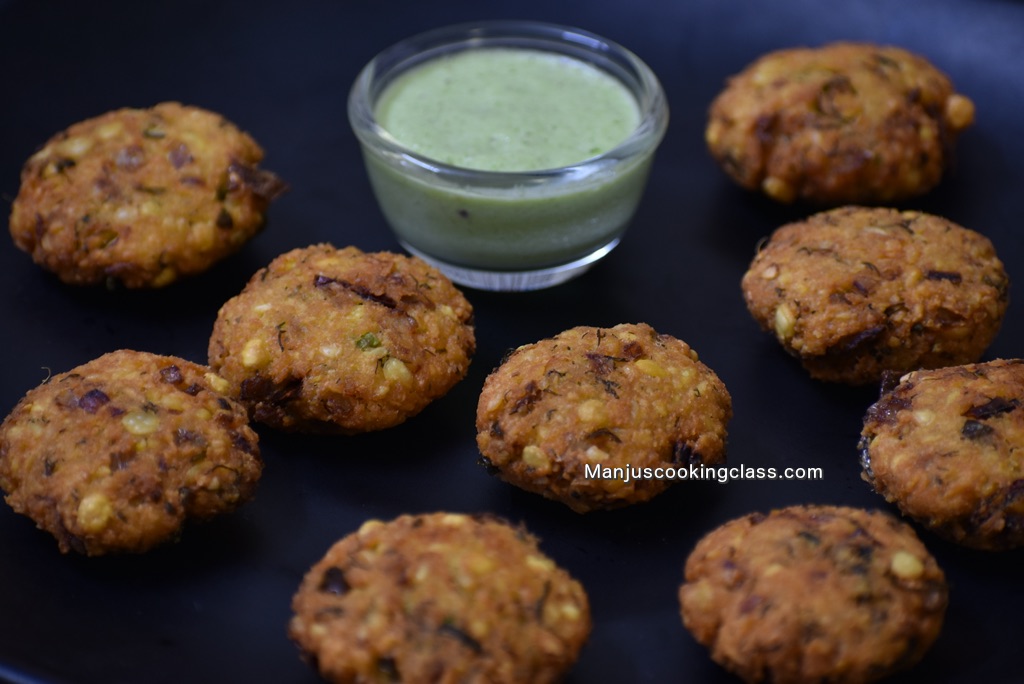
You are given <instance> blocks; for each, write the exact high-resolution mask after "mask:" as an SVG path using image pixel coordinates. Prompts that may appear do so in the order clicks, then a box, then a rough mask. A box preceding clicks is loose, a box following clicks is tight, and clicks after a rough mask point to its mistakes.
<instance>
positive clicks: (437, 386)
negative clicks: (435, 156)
mask: <svg viewBox="0 0 1024 684" xmlns="http://www.w3.org/2000/svg"><path fill="white" fill-rule="evenodd" d="M472 318H473V309H472V307H471V306H470V304H469V302H468V301H467V300H466V298H465V297H464V296H463V295H462V293H461V292H460V291H459V290H458V289H456V288H455V286H453V285H452V283H451V282H450V281H449V280H448V279H447V278H445V277H444V276H443V275H442V274H441V273H440V272H439V271H437V270H436V269H434V268H433V267H431V266H429V265H427V264H426V263H424V262H423V261H421V260H420V259H417V258H415V257H412V258H410V257H405V256H402V255H399V254H392V253H389V252H377V253H365V252H362V251H360V250H359V249H357V248H355V247H346V248H344V249H335V248H334V247H333V246H331V245H326V244H321V245H313V246H311V247H306V248H302V249H296V250H292V251H291V252H288V253H286V254H283V255H281V256H279V257H277V258H276V259H274V260H273V261H272V262H271V263H270V265H268V266H267V267H266V268H263V269H261V270H260V271H259V272H257V273H256V274H255V275H254V276H253V277H252V279H251V280H250V281H249V283H248V284H247V285H246V286H245V289H244V290H243V291H242V292H241V293H240V294H239V295H237V296H236V297H233V298H232V299H231V300H229V301H228V302H227V303H226V304H224V306H223V307H222V308H221V310H220V313H219V314H218V317H217V321H216V323H215V325H214V330H213V335H212V336H211V338H210V346H209V362H210V365H211V366H212V367H213V368H214V369H215V370H216V371H217V372H218V373H220V374H221V375H223V376H224V377H225V378H227V379H228V380H229V381H230V382H231V385H232V391H233V394H234V396H236V397H237V398H239V399H240V400H241V401H242V403H244V404H245V405H246V406H248V407H249V409H250V412H251V415H252V416H253V418H254V419H255V420H257V421H260V422H263V423H266V424H268V425H271V426H273V427H275V428H279V429H283V430H295V431H304V432H337V433H347V434H352V433H357V432H368V431H371V430H380V429H383V428H387V427H392V426H394V425H397V424H399V423H401V422H403V421H405V420H406V419H407V418H409V417H411V416H413V415H415V414H417V413H419V412H420V411H421V410H423V409H424V408H426V406H427V405H428V404H429V403H430V402H432V401H434V400H435V399H437V398H439V397H441V396H443V395H444V394H446V393H447V392H448V390H450V389H451V388H452V387H453V386H454V385H455V384H456V383H457V382H458V381H459V380H461V379H462V378H463V377H464V376H465V374H466V372H467V370H468V368H469V363H470V359H471V357H472V355H473V352H474V351H475V349H476V340H475V336H474V331H473V325H472Z"/></svg>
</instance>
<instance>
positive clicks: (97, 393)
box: [0, 350, 263, 555]
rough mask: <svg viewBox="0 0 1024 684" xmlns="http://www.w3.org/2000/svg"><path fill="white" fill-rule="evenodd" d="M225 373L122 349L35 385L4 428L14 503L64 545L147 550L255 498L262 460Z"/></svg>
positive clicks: (2, 444)
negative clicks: (189, 524) (228, 391)
mask: <svg viewBox="0 0 1024 684" xmlns="http://www.w3.org/2000/svg"><path fill="white" fill-rule="evenodd" d="M226 385H227V383H226V382H225V381H224V380H223V379H222V378H219V377H217V376H216V375H215V374H213V373H211V372H210V371H209V370H208V369H207V368H205V367H203V366H199V365H197V364H194V363H192V362H189V361H185V360H184V359H179V358H175V357H170V356H159V355H155V354H149V353H146V352H136V351H129V350H121V351H116V352H111V353H109V354H105V355H103V356H101V357H99V358H97V359H94V360H93V361H90V362H88V363H86V364H83V365H81V366H79V367H77V368H75V369H73V370H70V371H68V372H66V373H61V374H59V375H55V376H54V377H52V378H50V379H49V380H48V381H47V382H45V383H44V384H42V385H40V386H39V387H37V388H35V389H33V390H31V391H30V392H29V393H28V394H27V395H26V396H25V397H24V398H23V399H22V400H21V401H20V402H19V403H18V404H17V406H15V408H14V410H13V411H12V412H11V414H10V415H9V416H7V419H6V420H4V422H3V425H2V426H0V488H3V490H4V491H5V492H6V497H5V498H6V501H7V503H8V504H10V505H11V507H12V508H13V509H14V510H15V511H17V512H18V513H21V514H23V515H27V516H28V517H30V518H32V519H33V520H34V521H35V522H36V524H37V525H38V526H39V527H40V528H41V529H43V530H46V531H47V532H49V533H51V534H52V535H53V536H54V537H56V538H57V543H58V544H59V545H60V550H61V551H62V552H65V553H66V552H68V551H72V550H74V551H77V552H80V553H84V554H87V555H102V554H107V553H122V552H128V553H140V552H143V551H147V550H149V549H151V548H153V547H155V546H157V545H159V544H163V543H165V542H167V541H171V540H174V539H175V538H177V537H178V535H179V534H180V532H181V530H182V527H183V525H184V524H185V522H186V521H187V520H189V519H206V518H211V517H213V516H215V515H219V514H221V513H226V512H228V511H231V510H233V509H235V508H236V507H238V506H239V505H241V504H242V503H244V502H245V501H247V500H249V499H250V498H252V496H253V494H254V493H255V490H256V484H257V482H258V481H259V478H260V474H261V472H262V468H263V464H262V461H261V460H260V456H259V447H258V443H259V440H258V437H257V435H256V433H255V432H253V431H252V430H251V429H250V428H249V425H248V417H247V416H246V412H245V409H244V407H242V406H241V405H239V404H237V403H235V402H233V401H231V400H230V399H228V398H227V397H225V396H224V395H223V393H222V392H223V390H224V389H225V388H226Z"/></svg>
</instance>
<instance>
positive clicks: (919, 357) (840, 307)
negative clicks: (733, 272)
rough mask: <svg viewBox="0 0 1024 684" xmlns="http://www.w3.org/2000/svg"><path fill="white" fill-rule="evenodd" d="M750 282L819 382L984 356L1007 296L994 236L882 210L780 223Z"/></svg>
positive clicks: (766, 316) (759, 309)
mask: <svg viewBox="0 0 1024 684" xmlns="http://www.w3.org/2000/svg"><path fill="white" fill-rule="evenodd" d="M742 288H743V295H744V297H745V299H746V303H747V308H748V309H749V310H750V313H751V314H752V315H753V317H754V319H755V320H757V322H758V323H759V324H760V325H761V327H762V328H763V329H765V330H766V331H769V332H773V333H774V334H775V336H776V338H777V339H778V340H779V342H780V343H781V344H782V346H783V347H784V348H785V349H786V350H787V351H788V352H789V353H790V354H792V355H793V356H796V357H797V358H799V359H800V360H801V362H802V363H803V365H804V367H805V368H807V370H808V371H809V372H810V374H811V375H812V376H813V377H815V378H818V379H821V380H826V381H832V382H840V383H847V384H851V385H865V384H871V383H876V382H879V381H880V380H881V378H882V375H883V374H884V373H885V372H886V371H891V372H894V373H900V374H902V373H906V372H908V371H911V370H916V369H918V368H935V367H940V366H950V365H958V364H962V363H972V362H974V361H977V360H978V359H979V358H980V357H981V355H982V354H983V353H984V351H985V350H986V349H987V348H988V346H989V344H991V342H992V340H993V339H994V338H995V336H996V333H998V332H999V328H1000V326H1001V325H1002V322H1003V317H1004V315H1005V313H1006V307H1007V305H1008V303H1009V278H1008V277H1007V275H1006V272H1005V270H1004V268H1003V264H1002V262H1000V260H999V258H998V257H997V255H996V253H995V249H994V247H993V245H992V243H991V242H990V241H989V240H988V238H986V237H984V236H982V235H980V234H978V233H976V232H974V231H972V230H969V229H967V228H963V227H962V226H959V225H956V224H955V223H953V222H952V221H948V220H946V219H944V218H941V217H938V216H933V215H929V214H924V213H920V212H913V211H897V210H895V209H885V208H867V207H842V208H839V209H833V210H831V211H827V212H821V213H818V214H815V215H813V216H811V217H810V218H808V219H807V220H806V221H800V222H796V223H791V224H788V225H785V226H782V227H781V228H779V229H778V230H776V231H775V232H774V233H773V234H772V236H771V238H770V239H769V240H768V241H767V243H765V244H764V245H763V246H762V248H761V249H760V251H759V252H758V254H757V256H756V257H755V258H754V259H753V261H752V263H751V264H750V267H749V269H748V270H747V272H746V274H745V275H744V277H743V281H742Z"/></svg>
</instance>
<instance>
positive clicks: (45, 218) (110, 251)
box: [10, 102, 285, 288]
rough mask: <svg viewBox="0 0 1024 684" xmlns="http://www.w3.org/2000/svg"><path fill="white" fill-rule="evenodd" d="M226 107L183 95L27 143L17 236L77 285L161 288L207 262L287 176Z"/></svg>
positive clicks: (258, 218) (257, 221) (225, 251)
mask: <svg viewBox="0 0 1024 684" xmlns="http://www.w3.org/2000/svg"><path fill="white" fill-rule="evenodd" d="M262 158H263V150H262V149H261V148H260V147H259V145H257V144H256V142H255V141H254V140H253V139H252V138H251V137H250V136H249V135H248V134H246V133H244V132H242V131H240V130H239V129H238V128H236V127H235V126H234V125H233V124H232V123H230V122H229V121H227V120H225V119H224V118H223V117H222V116H220V115H219V114H215V113H213V112H209V111H206V110H203V109H200V108H197V107H190V106H183V105H181V104H179V103H177V102H164V103H161V104H158V105H156V106H155V107H152V108H149V109H128V108H126V109H119V110H116V111H112V112H108V113H106V114H103V115H101V116H98V117H95V118H92V119H89V120H86V121H82V122H80V123H77V124H74V125H73V126H71V127H70V128H68V129H67V130H65V131H62V132H61V133H58V134H57V135H55V136H54V137H53V138H51V139H50V140H49V141H47V142H46V144H45V145H43V147H42V148H41V149H40V150H39V151H38V152H36V153H35V154H33V155H32V157H30V158H29V160H28V161H27V162H26V163H25V166H24V168H23V169H22V172H21V189H20V191H19V193H18V196H17V198H16V199H15V200H14V204H13V206H12V208H11V217H10V230H11V236H12V237H13V239H14V243H15V244H16V245H17V246H18V247H19V248H20V249H22V250H24V251H26V252H28V253H29V254H31V255H32V259H33V260H34V261H35V262H36V263H37V264H39V265H40V266H42V267H44V268H46V269H47V270H49V271H52V272H54V273H56V274H57V276H58V277H59V278H60V279H61V280H62V281H64V282H66V283H70V284H74V285H93V284H97V283H100V284H102V283H106V284H108V285H114V284H118V285H123V286H125V287H129V288H157V287H163V286H165V285H168V284H170V283H172V282H175V281H176V280H178V279H179V278H180V277H183V276H189V275H193V274H197V273H200V272H202V271H205V270H207V269H208V268H209V267H210V266H212V265H213V264H214V263H216V262H218V261H220V260H221V259H223V258H224V257H226V256H227V255H229V254H232V253H234V252H235V251H237V250H238V249H239V248H240V247H241V246H242V245H243V244H245V243H246V242H247V241H248V240H249V239H250V238H252V237H253V235H255V234H256V233H257V232H258V231H259V230H260V229H261V228H262V227H263V225H264V213H265V211H266V209H267V206H268V204H269V203H270V201H271V200H272V199H274V198H275V197H277V196H278V195H279V194H280V193H281V192H283V191H284V189H285V185H284V183H282V181H281V180H280V179H278V178H277V177H276V176H275V175H274V174H272V173H270V172H268V171H265V170H261V169H259V168H258V164H259V162H260V161H261V160H262Z"/></svg>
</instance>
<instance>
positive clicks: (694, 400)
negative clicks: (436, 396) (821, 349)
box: [476, 323, 732, 513]
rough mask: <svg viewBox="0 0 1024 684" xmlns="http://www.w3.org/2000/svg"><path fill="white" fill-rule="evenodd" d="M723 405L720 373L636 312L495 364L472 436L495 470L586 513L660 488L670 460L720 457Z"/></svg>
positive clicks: (727, 411) (726, 415) (728, 409)
mask: <svg viewBox="0 0 1024 684" xmlns="http://www.w3.org/2000/svg"><path fill="white" fill-rule="evenodd" d="M731 417H732V401H731V398H730V397H729V393H728V392H727V391H726V388H725V385H724V384H723V383H722V381H721V380H720V379H719V378H718V376H717V375H715V373H714V372H713V371H712V370H711V369H710V368H708V367H707V366H705V365H704V364H703V363H701V362H700V361H699V360H698V358H697V353H696V352H695V351H694V350H693V349H691V348H690V346H689V345H687V344H686V343H685V342H682V341H681V340H678V339H676V338H674V337H671V336H669V335H663V334H659V333H658V332H656V331H655V330H654V329H653V328H651V327H650V326H649V325H646V324H643V323H641V324H622V325H617V326H615V327H613V328H595V327H589V326H581V327H577V328H572V329H571V330H566V331H564V332H562V333H560V334H558V335H556V336H554V337H553V338H550V339H547V340H542V341H541V342H537V343H535V344H529V345H525V346H522V347H520V348H519V349H516V350H515V351H514V352H513V353H512V354H511V355H509V357H508V358H507V359H505V361H504V362H503V363H502V364H501V366H500V367H498V368H497V369H495V370H494V371H493V372H492V373H491V375H490V376H489V377H488V378H487V380H486V381H485V383H484V387H483V391H482V392H481V393H480V399H479V402H478V404H477V415H476V429H477V445H478V446H479V449H480V453H481V454H482V458H481V461H482V463H483V464H484V465H485V466H487V467H488V468H489V469H490V470H492V471H493V472H494V473H496V474H497V475H499V476H500V477H501V478H502V479H503V480H505V481H507V482H510V483H512V484H514V485H516V486H518V487H521V488H523V489H525V490H527V491H531V492H536V493H538V494H541V495H543V496H546V497H548V498H550V499H554V500H556V501H561V502H563V503H565V504H566V505H567V506H569V507H570V508H572V509H573V510H575V511H578V512H581V513H582V512H586V511H590V510H594V509H602V508H617V507H620V506H625V505H627V504H632V503H637V502H641V501H646V500H648V499H650V498H652V497H654V496H656V495H657V494H660V493H661V492H663V491H665V490H666V489H667V488H668V487H669V486H670V485H671V484H672V482H673V480H672V479H671V478H668V477H665V476H664V475H665V473H667V472H669V471H668V469H669V467H673V469H674V467H680V466H686V465H689V464H704V465H712V464H718V463H722V462H724V460H725V442H726V426H727V423H728V422H729V419H730V418H731ZM636 474H638V475H639V477H638V476H637V475H636ZM659 475H660V476H659Z"/></svg>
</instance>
